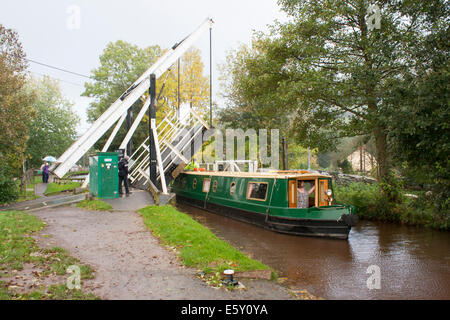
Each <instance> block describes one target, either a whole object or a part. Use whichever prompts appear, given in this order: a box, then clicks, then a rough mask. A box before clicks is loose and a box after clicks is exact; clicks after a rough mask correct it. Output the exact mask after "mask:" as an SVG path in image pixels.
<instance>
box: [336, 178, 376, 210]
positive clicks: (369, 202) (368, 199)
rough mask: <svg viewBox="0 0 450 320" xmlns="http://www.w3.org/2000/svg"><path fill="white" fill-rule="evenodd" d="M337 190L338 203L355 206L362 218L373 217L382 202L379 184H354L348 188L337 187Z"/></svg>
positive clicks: (347, 186)
mask: <svg viewBox="0 0 450 320" xmlns="http://www.w3.org/2000/svg"><path fill="white" fill-rule="evenodd" d="M335 189H336V190H335V192H336V199H337V202H338V203H345V204H351V205H353V206H354V207H355V209H356V214H357V215H358V216H360V217H372V216H373V215H374V214H375V212H374V210H375V207H376V206H378V205H379V202H380V200H381V197H380V191H379V186H378V185H377V184H372V185H369V184H364V183H356V182H354V183H351V184H349V185H346V186H344V185H340V186H336V188H335Z"/></svg>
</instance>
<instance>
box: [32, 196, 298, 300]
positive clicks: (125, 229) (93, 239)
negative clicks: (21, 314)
mask: <svg viewBox="0 0 450 320" xmlns="http://www.w3.org/2000/svg"><path fill="white" fill-rule="evenodd" d="M147 197H149V196H148V195H147V193H142V192H134V193H133V194H132V195H131V197H129V198H121V199H116V200H111V201H109V202H110V203H111V204H112V205H113V207H114V208H115V209H116V210H115V211H114V212H90V211H85V210H82V209H78V208H75V207H59V208H53V209H43V210H40V211H36V212H34V213H33V214H35V215H36V216H38V217H39V218H41V219H42V220H44V221H45V222H46V223H47V227H46V228H45V229H44V230H43V231H42V232H41V235H45V236H37V237H36V238H37V240H38V244H39V245H40V246H41V247H48V246H58V247H62V248H65V249H67V250H68V251H69V252H70V254H71V255H72V256H74V257H76V258H78V259H79V260H81V261H82V262H83V263H86V264H89V265H90V266H92V267H93V268H94V270H95V271H96V274H95V279H94V280H89V281H86V283H85V284H84V288H85V289H87V290H88V291H92V292H93V293H95V294H96V295H97V296H99V297H101V298H102V299H125V300H135V299H151V300H159V299H164V300H178V299H179V300H184V299H189V300H191V299H193V300H195V299H202V300H216V299H219V300H224V299H255V300H262V299H267V300H278V299H293V298H292V296H291V295H290V294H289V292H288V290H287V289H286V288H285V287H283V286H281V285H279V284H277V283H274V282H271V281H266V280H247V279H244V280H243V281H242V282H243V284H244V285H245V286H246V289H244V290H235V291H233V292H227V291H226V290H224V289H215V288H212V287H209V286H208V285H206V284H205V283H204V282H203V281H202V280H201V279H199V278H197V277H196V276H195V274H196V270H194V269H190V268H186V267H184V266H183V265H181V264H180V262H179V261H178V260H177V258H176V256H175V254H174V253H172V252H171V251H169V250H167V249H165V248H163V247H162V246H161V245H160V244H159V241H158V240H157V239H156V238H154V237H153V236H152V235H151V233H150V232H149V231H148V229H147V228H146V227H145V225H144V222H143V219H142V217H141V216H140V215H139V214H138V213H137V212H136V211H135V210H137V209H139V208H141V207H145V205H143V204H145V203H146V205H148V203H149V201H151V199H148V198H147ZM48 235H50V237H49V236H48Z"/></svg>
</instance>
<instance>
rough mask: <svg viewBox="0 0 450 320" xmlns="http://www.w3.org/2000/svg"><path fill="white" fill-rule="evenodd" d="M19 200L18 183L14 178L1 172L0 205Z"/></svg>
mask: <svg viewBox="0 0 450 320" xmlns="http://www.w3.org/2000/svg"><path fill="white" fill-rule="evenodd" d="M18 198H19V193H18V190H17V186H16V183H15V182H14V180H13V178H12V177H11V176H10V175H8V174H5V172H4V170H0V204H5V203H11V202H14V201H16V200H17V199H18Z"/></svg>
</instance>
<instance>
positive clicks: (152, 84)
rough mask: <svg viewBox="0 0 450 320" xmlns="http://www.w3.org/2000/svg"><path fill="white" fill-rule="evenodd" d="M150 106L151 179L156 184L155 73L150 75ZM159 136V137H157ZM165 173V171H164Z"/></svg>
mask: <svg viewBox="0 0 450 320" xmlns="http://www.w3.org/2000/svg"><path fill="white" fill-rule="evenodd" d="M149 95H150V107H149V136H150V139H149V153H150V158H149V160H150V181H151V182H152V183H153V184H154V185H155V186H156V185H157V183H156V166H157V160H156V146H155V137H154V132H155V131H154V130H153V129H156V76H155V74H153V73H152V74H151V75H150V89H149ZM156 138H157V137H156ZM163 174H164V173H163Z"/></svg>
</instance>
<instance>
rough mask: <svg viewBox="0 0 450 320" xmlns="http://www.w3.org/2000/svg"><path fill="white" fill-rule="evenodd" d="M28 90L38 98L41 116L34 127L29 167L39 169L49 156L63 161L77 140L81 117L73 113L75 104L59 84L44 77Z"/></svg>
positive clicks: (34, 121)
mask: <svg viewBox="0 0 450 320" xmlns="http://www.w3.org/2000/svg"><path fill="white" fill-rule="evenodd" d="M27 87H28V90H29V91H30V92H31V93H33V94H34V95H35V96H36V99H35V101H34V103H33V106H34V109H35V110H36V112H37V116H36V119H34V120H33V122H32V124H31V126H30V139H29V140H28V143H27V149H26V153H27V154H29V155H30V160H29V167H39V166H40V164H41V163H42V158H43V157H45V156H48V155H52V156H55V157H57V158H58V157H59V156H60V155H61V154H62V153H63V152H64V151H65V150H66V149H67V148H68V147H69V146H70V145H71V144H72V143H73V141H74V140H75V138H76V136H77V132H76V126H77V125H78V123H79V121H80V120H79V117H78V116H77V115H76V114H75V113H74V112H73V111H72V106H73V104H72V103H71V102H70V101H69V100H67V99H66V98H65V97H64V96H63V95H62V93H61V90H60V88H59V86H58V83H57V81H54V80H51V79H50V78H49V77H44V78H43V79H42V80H37V79H33V78H31V79H30V80H29V82H28V85H27Z"/></svg>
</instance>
